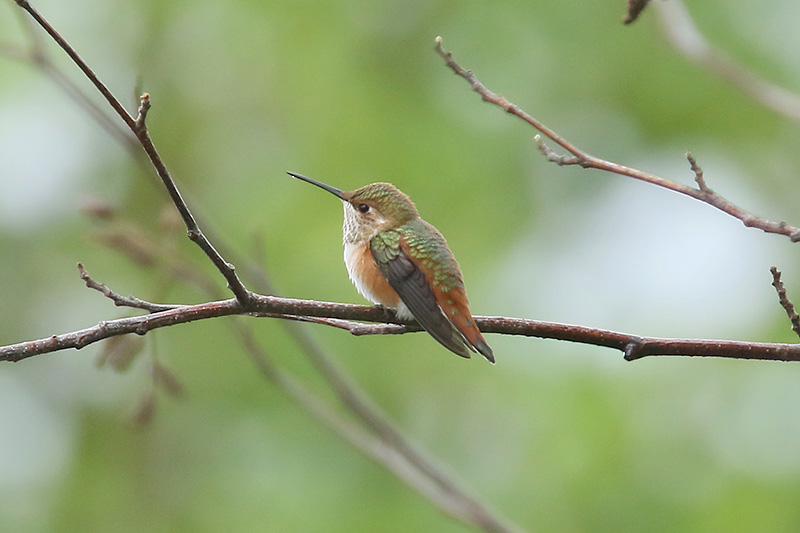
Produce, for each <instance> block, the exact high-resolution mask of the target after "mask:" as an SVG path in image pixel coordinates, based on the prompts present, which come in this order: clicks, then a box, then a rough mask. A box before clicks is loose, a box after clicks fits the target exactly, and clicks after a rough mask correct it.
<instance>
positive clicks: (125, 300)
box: [78, 263, 178, 313]
mask: <svg viewBox="0 0 800 533" xmlns="http://www.w3.org/2000/svg"><path fill="white" fill-rule="evenodd" d="M78 272H79V273H80V276H81V279H82V280H83V281H84V282H85V283H86V286H87V287H89V288H90V289H94V290H96V291H98V292H100V293H101V294H102V295H103V296H105V297H106V298H108V299H110V300H111V301H112V302H114V305H116V306H117V307H133V308H137V309H144V310H146V311H150V312H151V313H157V312H158V311H169V310H170V309H175V308H176V307H178V306H176V305H162V304H154V303H150V302H147V301H145V300H142V299H140V298H137V297H135V296H122V295H121V294H117V293H116V292H114V291H112V290H111V289H109V288H108V287H107V286H106V285H104V284H103V283H99V282H97V281H95V280H94V279H92V277H91V276H89V273H88V272H86V269H85V268H83V264H82V263H78Z"/></svg>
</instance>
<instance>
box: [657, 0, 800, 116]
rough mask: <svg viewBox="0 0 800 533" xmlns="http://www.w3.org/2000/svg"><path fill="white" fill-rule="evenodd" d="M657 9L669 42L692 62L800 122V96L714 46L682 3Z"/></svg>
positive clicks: (663, 4)
mask: <svg viewBox="0 0 800 533" xmlns="http://www.w3.org/2000/svg"><path fill="white" fill-rule="evenodd" d="M657 7H658V13H659V15H660V19H661V26H662V28H663V30H664V33H666V36H667V39H669V41H670V42H671V43H672V45H673V46H674V47H675V48H676V49H677V50H678V51H680V52H681V53H682V54H683V55H684V56H685V57H686V58H687V59H688V60H690V61H693V62H694V63H697V64H699V65H701V66H703V67H704V70H706V71H710V72H712V73H713V74H715V75H716V76H718V77H719V78H721V79H723V80H725V81H726V82H728V83H731V84H733V85H734V86H736V87H739V89H741V90H742V91H744V92H745V93H747V94H748V95H750V96H751V97H752V98H754V99H755V100H756V101H758V102H760V103H761V105H763V106H765V107H767V108H768V109H771V110H773V111H775V112H777V113H780V114H781V115H783V116H785V117H786V118H789V119H791V120H794V121H795V122H797V121H800V95H798V94H797V93H793V92H791V91H787V90H786V89H784V88H783V87H780V86H778V85H776V84H774V83H771V82H768V81H766V80H764V79H763V78H762V77H761V76H759V75H758V74H756V73H755V72H753V71H752V70H748V69H746V68H744V67H743V66H742V65H740V64H739V63H737V62H736V61H734V60H733V59H732V58H731V57H729V56H728V55H726V54H725V53H724V52H723V51H722V50H719V49H717V48H715V47H714V46H713V45H711V43H709V42H708V40H707V39H706V38H705V36H704V35H703V34H702V33H701V32H700V30H698V29H697V26H696V25H695V23H694V21H693V20H692V17H691V15H690V14H689V10H688V9H686V5H684V3H683V2H682V1H681V0H669V1H668V2H657Z"/></svg>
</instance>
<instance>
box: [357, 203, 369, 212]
mask: <svg viewBox="0 0 800 533" xmlns="http://www.w3.org/2000/svg"><path fill="white" fill-rule="evenodd" d="M358 210H359V211H361V212H362V213H366V212H367V211H369V206H368V205H367V204H358Z"/></svg>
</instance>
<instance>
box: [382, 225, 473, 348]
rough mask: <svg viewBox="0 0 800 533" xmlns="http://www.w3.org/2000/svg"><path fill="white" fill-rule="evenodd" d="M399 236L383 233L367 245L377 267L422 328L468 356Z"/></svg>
mask: <svg viewBox="0 0 800 533" xmlns="http://www.w3.org/2000/svg"><path fill="white" fill-rule="evenodd" d="M402 238H403V237H402V235H401V234H400V233H397V232H384V233H383V234H382V235H378V236H376V237H374V238H373V239H372V242H371V243H370V244H371V246H370V248H371V250H372V255H373V257H374V258H375V262H376V263H377V264H378V268H379V269H380V271H381V272H382V273H383V275H384V276H385V277H386V280H387V281H388V282H389V285H391V286H392V288H393V289H394V290H395V291H397V294H399V295H400V299H401V300H403V303H404V304H405V305H406V307H408V310H409V311H411V314H412V315H414V318H415V319H416V320H417V322H419V325H420V326H422V328H423V329H424V330H425V331H427V332H428V333H430V335H431V336H432V337H433V338H434V339H436V340H437V341H439V342H440V343H441V344H442V345H443V346H444V347H445V348H447V349H449V350H451V351H452V352H453V353H455V354H457V355H460V356H461V357H466V358H469V349H468V348H467V345H466V344H465V343H464V339H463V337H462V336H461V334H460V333H459V332H458V330H457V329H456V328H455V327H453V324H452V323H451V322H450V320H449V319H448V318H447V317H446V316H445V315H444V313H442V310H441V309H440V308H439V304H438V303H436V296H435V295H434V293H433V290H432V289H431V286H430V284H429V283H428V280H427V279H426V278H425V273H424V272H423V271H422V270H420V268H419V267H418V266H417V265H416V263H415V262H414V260H413V259H412V258H411V256H410V255H409V254H408V253H407V252H405V251H404V250H403V248H407V247H405V246H402ZM389 241H394V242H389Z"/></svg>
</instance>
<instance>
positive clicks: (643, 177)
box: [436, 37, 800, 242]
mask: <svg viewBox="0 0 800 533" xmlns="http://www.w3.org/2000/svg"><path fill="white" fill-rule="evenodd" d="M436 51H437V52H438V53H439V55H441V56H442V58H444V61H445V63H446V64H447V66H448V67H450V68H451V69H452V70H453V72H455V73H456V74H457V75H459V76H461V77H462V78H464V79H465V80H467V81H468V82H469V84H470V85H471V86H472V90H473V91H475V92H477V93H478V94H480V95H481V98H482V99H483V101H484V102H489V103H490V104H494V105H496V106H498V107H500V108H501V109H503V110H504V111H505V112H506V113H510V114H512V115H515V116H517V117H519V118H521V119H522V120H524V121H525V122H527V123H528V124H530V125H531V126H533V127H534V128H536V129H537V130H539V131H540V132H542V134H544V135H545V136H546V137H548V138H549V139H551V140H552V141H553V142H555V143H556V144H558V145H559V146H561V147H562V148H564V149H565V150H566V151H567V152H569V153H570V154H572V155H573V156H574V157H569V156H559V155H557V154H556V153H555V152H554V151H553V150H552V149H551V148H549V147H547V146H546V145H545V144H544V142H543V141H542V140H541V138H538V139H536V143H537V145H538V147H539V150H540V151H541V152H542V153H543V154H544V155H545V156H546V157H547V159H548V161H551V162H554V163H557V164H559V165H579V166H581V167H583V168H594V169H597V170H603V171H606V172H611V173H614V174H619V175H622V176H628V177H630V178H633V179H637V180H640V181H644V182H646V183H650V184H652V185H656V186H658V187H663V188H665V189H669V190H671V191H675V192H677V193H680V194H684V195H686V196H690V197H692V198H694V199H695V200H700V201H701V202H704V203H706V204H708V205H710V206H713V207H716V208H717V209H719V210H720V211H722V212H724V213H727V214H728V215H730V216H732V217H734V218H736V219H738V220H740V221H741V222H742V223H743V224H744V225H745V226H747V227H752V228H757V229H760V230H761V231H764V232H765V233H775V234H778V235H785V236H787V237H789V238H790V239H791V240H792V242H798V241H800V228H798V227H796V226H792V225H790V224H788V223H786V222H783V221H781V222H772V221H770V220H767V219H765V218H761V217H757V216H755V215H753V214H752V213H750V212H748V211H745V210H744V209H742V208H741V207H738V206H737V205H734V204H733V203H731V202H730V201H728V200H727V199H726V198H724V197H722V196H721V195H719V194H717V193H716V192H714V191H712V190H711V189H707V188H706V189H702V188H694V187H690V186H688V185H684V184H682V183H677V182H674V181H671V180H668V179H665V178H662V177H660V176H656V175H655V174H650V173H648V172H643V171H641V170H638V169H635V168H631V167H626V166H624V165H620V164H618V163H613V162H611V161H606V160H605V159H600V158H598V157H594V156H592V155H589V154H588V153H586V152H584V151H583V150H581V149H580V148H578V147H577V146H575V145H574V144H572V143H571V142H570V141H568V140H566V139H565V138H564V137H562V136H560V135H559V134H557V133H556V132H555V131H553V130H552V129H550V128H549V127H547V126H546V125H544V124H543V123H542V122H540V121H539V120H537V119H536V118H535V117H533V116H531V115H529V114H528V113H527V112H525V111H523V110H522V109H520V108H519V106H517V105H516V104H513V103H511V102H509V101H508V100H507V99H506V98H505V97H504V96H501V95H499V94H497V93H495V92H492V91H490V90H489V89H487V88H486V86H485V85H483V84H482V83H481V82H480V81H478V79H477V78H476V77H475V75H474V74H473V73H472V71H469V70H466V69H464V68H463V67H461V65H459V64H458V63H457V62H456V61H455V59H453V54H452V53H450V52H447V51H446V50H444V48H442V38H441V37H437V38H436Z"/></svg>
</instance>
